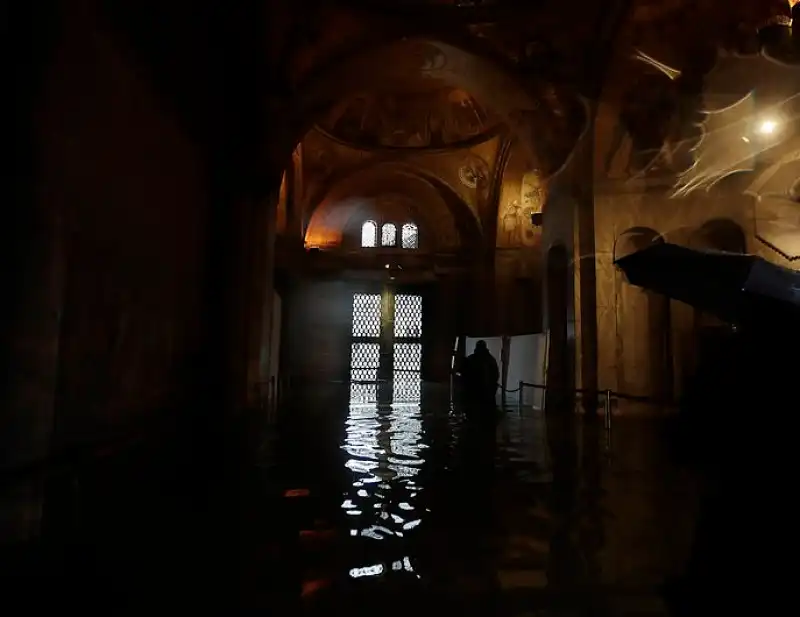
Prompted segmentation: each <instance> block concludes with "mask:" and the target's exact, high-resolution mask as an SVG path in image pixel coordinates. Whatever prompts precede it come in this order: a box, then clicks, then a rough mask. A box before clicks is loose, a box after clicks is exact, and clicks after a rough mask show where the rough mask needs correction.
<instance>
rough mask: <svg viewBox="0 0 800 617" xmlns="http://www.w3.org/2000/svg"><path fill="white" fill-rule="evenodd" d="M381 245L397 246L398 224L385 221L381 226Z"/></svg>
mask: <svg viewBox="0 0 800 617" xmlns="http://www.w3.org/2000/svg"><path fill="white" fill-rule="evenodd" d="M381 246H397V226H396V225H395V224H394V223H384V225H383V227H382V228H381Z"/></svg>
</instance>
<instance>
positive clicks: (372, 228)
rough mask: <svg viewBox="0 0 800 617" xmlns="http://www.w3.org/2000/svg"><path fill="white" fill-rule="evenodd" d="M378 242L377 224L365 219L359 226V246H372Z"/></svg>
mask: <svg viewBox="0 0 800 617" xmlns="http://www.w3.org/2000/svg"><path fill="white" fill-rule="evenodd" d="M377 244H378V224H377V223H376V222H375V221H366V222H365V223H364V224H363V225H362V226H361V246H363V247H365V248H366V247H373V246H376V245H377Z"/></svg>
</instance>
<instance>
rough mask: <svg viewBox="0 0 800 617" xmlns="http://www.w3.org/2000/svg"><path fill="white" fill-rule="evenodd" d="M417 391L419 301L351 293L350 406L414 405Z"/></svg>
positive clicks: (419, 377)
mask: <svg viewBox="0 0 800 617" xmlns="http://www.w3.org/2000/svg"><path fill="white" fill-rule="evenodd" d="M379 386H380V387H379ZM421 388H422V296H421V295H417V294H405V293H395V290H393V289H391V288H386V289H384V291H383V292H382V293H379V294H378V293H374V294H370V293H356V294H354V295H353V312H352V330H351V343H350V399H351V402H352V403H364V404H369V403H376V402H379V400H383V399H384V398H386V399H387V400H388V401H391V402H398V403H399V402H416V401H419V399H420V394H421Z"/></svg>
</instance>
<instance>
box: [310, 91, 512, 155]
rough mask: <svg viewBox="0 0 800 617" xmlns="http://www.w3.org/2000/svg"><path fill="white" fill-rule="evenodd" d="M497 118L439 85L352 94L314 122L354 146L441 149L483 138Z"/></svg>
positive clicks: (461, 94) (465, 95) (466, 96)
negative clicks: (318, 120)
mask: <svg viewBox="0 0 800 617" xmlns="http://www.w3.org/2000/svg"><path fill="white" fill-rule="evenodd" d="M499 124H500V122H499V120H498V119H497V118H496V117H494V115H493V114H492V113H491V112H490V111H488V110H487V109H486V108H484V107H483V106H482V105H481V104H480V103H479V102H478V101H476V100H475V98H474V97H473V96H471V95H470V94H468V93H467V92H465V91H463V90H459V89H457V88H452V87H447V86H438V87H435V88H425V89H412V90H405V91H402V92H400V91H396V92H364V93H360V94H357V95H356V96H353V97H349V98H348V99H346V100H344V101H342V102H340V103H339V104H337V105H336V106H334V108H333V109H332V110H331V111H330V113H329V114H328V115H327V116H326V117H325V118H324V119H323V120H322V121H321V122H320V123H319V125H318V128H319V129H320V130H321V131H322V132H323V133H326V134H327V135H329V136H330V137H332V138H333V139H335V140H337V141H340V142H342V143H345V144H347V145H350V146H353V147H356V148H364V149H374V148H395V149H444V148H459V147H466V146H469V145H472V144H474V143H477V142H481V141H485V140H486V139H488V138H490V137H491V136H492V135H494V134H495V133H496V132H497V129H498V127H499Z"/></svg>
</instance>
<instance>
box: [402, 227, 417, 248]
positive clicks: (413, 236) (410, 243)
mask: <svg viewBox="0 0 800 617" xmlns="http://www.w3.org/2000/svg"><path fill="white" fill-rule="evenodd" d="M400 235H401V242H402V243H403V244H402V246H403V248H404V249H415V248H419V234H418V233H417V226H416V225H414V223H406V224H405V225H403V230H402V232H401V234H400Z"/></svg>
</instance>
